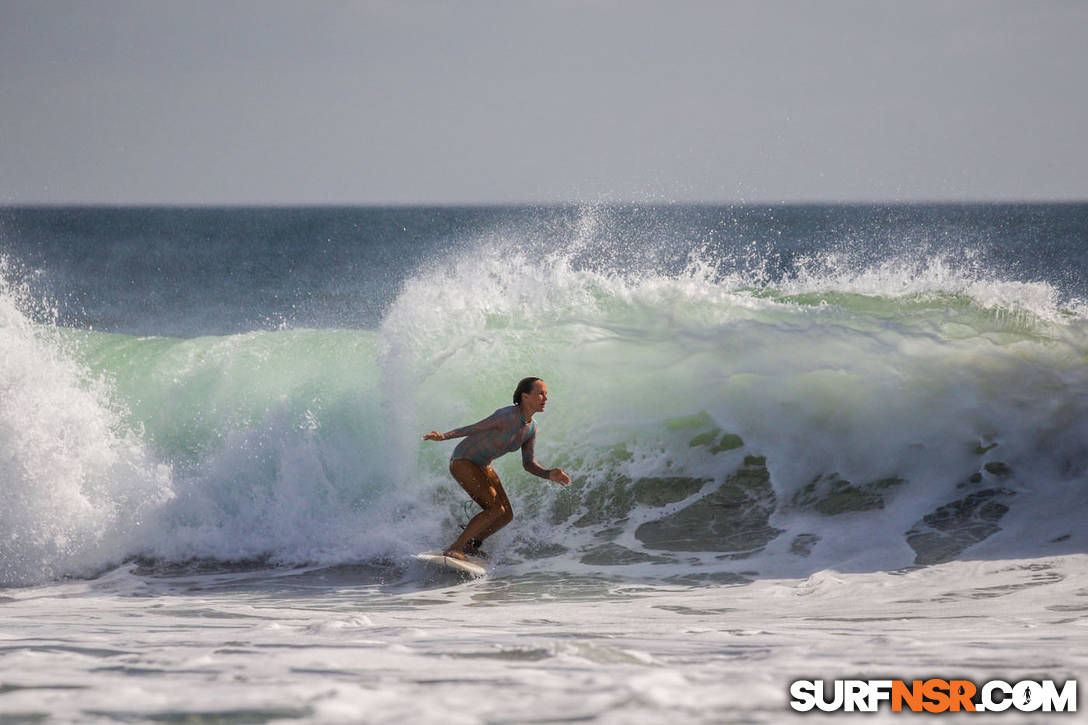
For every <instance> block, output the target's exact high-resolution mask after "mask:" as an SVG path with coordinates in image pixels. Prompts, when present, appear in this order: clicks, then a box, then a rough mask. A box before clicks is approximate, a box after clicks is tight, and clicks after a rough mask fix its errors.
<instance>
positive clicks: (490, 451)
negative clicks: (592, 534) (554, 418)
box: [423, 378, 570, 560]
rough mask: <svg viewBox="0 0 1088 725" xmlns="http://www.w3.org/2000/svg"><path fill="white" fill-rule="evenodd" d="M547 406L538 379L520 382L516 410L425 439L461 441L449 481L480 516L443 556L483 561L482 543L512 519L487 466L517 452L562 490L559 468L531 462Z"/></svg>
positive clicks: (525, 463)
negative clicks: (535, 418)
mask: <svg viewBox="0 0 1088 725" xmlns="http://www.w3.org/2000/svg"><path fill="white" fill-rule="evenodd" d="M547 402H548V386H547V385H545V384H544V381H543V380H541V379H540V378H523V379H522V380H521V381H520V382H519V383H518V386H517V388H515V389H514V404H513V405H511V406H508V407H506V408H499V409H498V410H496V411H495V412H494V413H492V414H491V415H490V416H488V417H487V418H484V419H483V420H481V421H480V422H478V423H473V424H472V425H467V426H465V427H463V428H455V429H453V430H451V431H449V432H448V433H439V432H438V431H431V432H430V433H428V434H426V435H425V436H423V439H424V440H428V441H444V440H447V439H449V438H462V437H463V438H464V440H463V441H461V442H460V443H458V444H457V447H456V448H454V449H453V455H452V456H451V457H450V475H452V476H453V478H454V480H456V481H457V483H459V484H461V488H463V489H465V492H466V493H468V495H469V496H471V497H472V500H473V501H475V502H476V503H477V504H478V505H479V506H480V508H482V509H483V511H481V512H480V513H478V514H476V515H475V516H473V517H472V520H470V521H469V522H468V524H467V525H466V526H465V530H464V531H462V532H461V535H460V536H458V537H457V540H456V541H454V542H453V543H452V544H450V546H449V548H447V549H446V550H445V552H443V553H444V554H445V555H446V556H452V557H454V558H455V559H461V560H465V559H466V555H468V554H475V555H478V556H480V555H483V552H481V551H480V545H481V544H482V543H483V540H484V539H486V538H487V537H489V536H491V535H492V534H493V533H495V532H496V531H498V530H499V529H501V528H502V527H503V526H506V525H507V524H508V523H510V521H511V520H512V519H513V518H514V513H513V510H512V509H511V508H510V499H508V498H507V497H506V491H504V490H503V487H502V481H500V480H499V477H498V475H496V473H495V469H493V468H492V467H491V461H493V460H495V459H496V458H498V457H499V456H502V455H505V454H507V453H509V452H510V451H513V450H515V449H517V448H521V465H522V466H524V467H525V470H526V471H528V472H529V473H531V474H533V475H534V476H539V477H540V478H546V479H548V480H549V481H555V482H556V483H558V484H560V485H562V486H566V485H567V484H568V483H570V476H568V475H567V474H566V473H564V472H563V469H561V468H544V467H543V466H541V465H540V464H539V463H537V462H536V459H535V458H534V456H533V447H534V443H535V441H536V423H535V422H533V415H535V414H536V413H539V412H540V411H542V410H544V406H545V405H546V404H547Z"/></svg>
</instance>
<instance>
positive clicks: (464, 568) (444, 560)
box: [416, 550, 487, 576]
mask: <svg viewBox="0 0 1088 725" xmlns="http://www.w3.org/2000/svg"><path fill="white" fill-rule="evenodd" d="M416 558H417V559H419V560H420V561H425V562H427V563H428V564H434V565H436V566H444V567H446V568H447V569H453V570H454V571H460V572H464V573H466V574H471V575H472V576H483V575H484V574H486V573H487V561H486V560H485V559H481V558H480V557H478V556H469V557H468V561H461V560H460V559H455V558H454V557H452V556H446V555H445V554H443V553H442V552H441V551H438V550H435V551H424V552H423V553H422V554H416Z"/></svg>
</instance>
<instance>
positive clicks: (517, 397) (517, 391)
mask: <svg viewBox="0 0 1088 725" xmlns="http://www.w3.org/2000/svg"><path fill="white" fill-rule="evenodd" d="M537 380H540V378H522V379H521V380H520V381H519V382H518V386H517V387H516V388H514V405H521V396H523V395H525V394H526V393H528V392H531V391H532V389H533V383H535V382H536V381H537Z"/></svg>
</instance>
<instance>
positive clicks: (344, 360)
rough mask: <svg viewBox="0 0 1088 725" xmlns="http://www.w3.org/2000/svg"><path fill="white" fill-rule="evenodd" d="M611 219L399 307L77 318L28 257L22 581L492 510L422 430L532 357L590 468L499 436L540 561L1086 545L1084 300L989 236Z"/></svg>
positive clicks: (305, 558)
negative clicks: (983, 245) (808, 238)
mask: <svg viewBox="0 0 1088 725" xmlns="http://www.w3.org/2000/svg"><path fill="white" fill-rule="evenodd" d="M591 221H592V220H590V222H591ZM590 222H587V224H589V225H590V226H592V225H591V223H590ZM593 236H594V235H593V234H592V229H588V230H586V234H585V235H584V236H583V237H582V238H581V240H579V239H575V240H574V242H573V243H571V244H569V245H566V246H564V247H562V248H561V249H547V248H546V247H541V246H540V245H535V244H525V243H523V242H524V240H520V239H517V238H513V239H511V238H509V237H504V236H499V237H497V238H489V239H485V240H483V241H478V242H476V243H474V244H472V245H468V246H463V247H459V248H457V249H456V253H455V254H453V255H451V256H450V257H448V258H446V259H444V260H439V261H437V262H434V261H432V263H431V264H429V265H428V266H427V267H425V268H421V269H419V270H417V271H416V272H415V273H414V274H412V275H410V276H409V277H408V278H407V279H406V280H405V281H404V282H403V284H402V285H401V288H400V291H399V294H398V295H397V296H396V298H395V300H394V301H393V302H392V304H390V305H389V306H388V308H387V310H386V312H385V315H384V317H383V320H382V323H381V326H380V328H379V329H378V330H376V331H368V330H337V329H321V330H315V329H285V330H277V331H265V332H252V333H246V334H240V335H228V336H221V337H202V338H192V339H177V338H165V337H136V336H131V335H120V334H109V333H100V332H94V331H88V330H73V329H68V328H62V327H57V326H55V325H54V324H53V323H52V322H51V321H49V320H48V319H44V320H43V319H41V316H40V315H39V316H37V317H35V315H34V314H32V313H31V312H29V311H28V310H27V303H26V300H25V299H24V298H21V297H20V294H19V291H18V289H17V288H15V287H13V285H12V284H11V283H5V287H4V288H3V289H2V290H0V296H2V300H3V306H2V307H0V314H2V315H3V319H2V323H3V324H2V327H0V334H2V335H3V336H4V340H3V342H4V345H3V347H4V350H5V351H6V353H5V357H4V361H3V366H4V369H3V370H2V371H0V373H2V378H0V380H3V381H4V385H5V391H4V392H5V395H4V396H3V398H4V402H3V403H2V404H0V406H2V407H0V414H2V420H0V450H2V451H3V454H4V456H5V457H7V458H9V459H10V460H12V461H13V464H12V465H11V466H9V467H6V468H5V474H4V475H5V477H6V480H5V481H4V483H5V490H7V491H9V492H11V493H10V496H11V499H12V501H13V502H14V505H13V506H10V507H9V508H8V509H7V511H5V512H4V514H3V517H4V518H3V524H4V526H5V529H6V530H7V531H10V532H12V535H11V536H10V537H9V538H7V539H5V540H4V542H2V543H0V561H2V562H3V571H2V574H0V580H2V581H4V582H6V583H8V584H11V583H32V582H36V581H42V580H47V579H50V578H55V577H57V576H61V575H86V574H88V573H91V572H93V571H96V570H98V569H100V568H102V567H105V566H108V565H110V564H111V563H116V562H117V561H119V560H121V559H123V558H126V557H131V556H137V555H138V556H144V557H149V558H151V559H153V560H155V561H159V562H166V563H169V562H184V561H190V560H192V559H211V560H216V561H236V560H240V559H262V560H265V561H270V562H272V563H280V564H298V563H314V562H320V563H329V564H331V563H340V562H347V561H359V560H374V559H382V558H384V559H390V558H393V559H397V558H403V557H404V556H405V555H407V554H408V553H411V552H414V551H417V550H422V549H423V548H433V546H434V545H436V544H440V543H444V542H445V541H446V540H447V539H452V538H453V536H454V535H455V534H456V532H457V527H458V526H459V525H460V524H461V523H463V521H464V520H465V519H466V518H467V516H468V515H469V511H468V510H467V508H466V506H465V501H466V500H467V499H466V497H465V496H464V495H463V493H462V492H460V490H459V489H457V488H456V486H455V485H454V484H453V483H452V481H450V480H449V477H448V473H447V472H446V471H445V461H446V459H447V458H448V455H449V452H450V449H451V445H450V444H442V443H423V442H421V441H420V435H421V433H422V432H424V431H427V430H431V429H434V428H439V429H448V428H452V427H454V426H456V425H461V424H464V423H468V422H472V421H474V420H477V419H479V418H482V417H483V416H485V415H487V414H488V413H490V412H491V411H492V410H493V409H494V408H495V407H498V406H500V405H502V404H503V403H504V401H505V400H506V399H508V396H509V390H507V388H510V389H512V388H513V385H514V383H515V382H516V381H517V380H518V379H519V378H521V377H523V376H525V375H529V374H532V375H538V376H540V377H543V378H544V379H545V380H547V381H548V384H549V389H550V391H551V394H552V403H551V405H550V406H549V410H548V411H547V413H545V414H542V415H541V417H540V429H541V433H540V441H539V443H538V446H537V454H538V458H539V459H540V460H541V462H542V463H544V464H545V465H549V466H556V465H559V466H562V467H563V468H565V469H566V470H567V471H568V472H569V473H571V474H572V476H573V477H574V479H575V480H574V483H573V484H572V485H571V486H570V487H569V488H566V489H560V488H558V487H556V486H554V485H553V484H548V483H546V482H543V481H540V480H538V479H535V478H532V477H530V476H528V475H527V474H524V473H522V472H521V471H520V468H519V466H518V465H517V461H514V460H512V459H513V458H514V457H510V456H508V457H507V458H505V459H501V460H500V461H499V462H498V463H497V465H496V469H497V470H498V472H499V474H500V476H501V477H502V478H503V480H504V481H505V482H506V485H507V488H508V489H509V490H510V493H511V498H512V500H513V502H514V508H515V514H516V517H515V521H514V522H513V523H512V524H511V525H510V526H509V527H508V528H507V529H505V530H504V531H503V532H502V533H500V534H499V535H497V537H496V540H495V542H494V544H493V546H495V547H498V549H497V553H498V554H499V557H500V559H501V560H503V561H506V562H507V563H508V564H509V565H510V566H513V567H522V568H528V569H557V570H562V571H572V572H583V573H584V572H595V573H600V572H613V573H616V574H617V575H632V576H635V575H637V576H652V577H657V578H665V579H674V580H678V581H688V580H699V579H710V580H717V581H733V580H736V579H738V578H742V577H745V576H751V575H753V573H758V574H760V575H771V574H775V575H799V574H804V573H807V572H811V571H814V570H816V569H819V568H826V567H835V568H838V569H841V570H865V569H881V570H888V569H895V568H900V567H904V566H911V565H924V564H930V563H935V562H940V561H946V560H949V559H952V558H964V557H1003V556H1024V555H1032V554H1045V553H1067V552H1069V551H1084V550H1085V548H1084V547H1085V545H1086V544H1088V535H1086V534H1085V533H1083V527H1082V526H1080V521H1081V519H1082V518H1083V513H1084V511H1085V510H1086V505H1088V493H1086V487H1085V470H1086V466H1088V450H1086V448H1085V446H1084V443H1083V441H1084V440H1085V439H1086V437H1085V433H1088V431H1086V429H1085V426H1086V425H1088V424H1086V423H1085V421H1088V415H1086V413H1088V410H1086V407H1088V402H1086V401H1088V395H1086V394H1085V393H1086V392H1088V374H1086V372H1085V369H1086V368H1085V364H1084V363H1085V357H1086V352H1088V345H1086V333H1088V316H1086V315H1085V313H1084V309H1083V307H1082V305H1081V303H1080V302H1079V301H1078V300H1075V299H1068V298H1065V297H1063V296H1062V294H1061V293H1060V291H1059V290H1058V289H1056V288H1054V287H1052V286H1050V285H1048V284H1047V283H1044V282H1020V281H1017V280H1009V279H1002V278H1001V277H1000V276H999V275H997V274H991V273H989V272H988V271H987V269H986V267H985V265H984V264H983V263H981V262H979V261H978V260H977V259H976V260H974V261H972V257H971V255H969V254H960V255H958V256H957V257H955V258H951V257H949V256H947V255H943V256H942V255H928V256H927V255H918V254H914V255H905V256H900V257H898V258H893V259H885V260H878V261H876V262H872V263H870V264H867V265H858V264H857V260H856V259H853V258H850V257H849V255H847V256H845V257H844V256H842V255H841V254H831V253H828V254H824V255H817V256H813V257H809V258H799V259H797V260H794V262H793V264H792V267H791V268H790V272H789V274H786V275H781V274H779V275H775V276H774V278H773V279H772V278H770V277H769V276H768V275H767V274H766V273H765V269H766V265H765V264H762V263H761V262H760V259H759V258H758V256H756V257H754V258H753V257H751V256H749V257H747V258H741V257H740V256H738V255H733V256H718V257H715V256H713V255H710V254H709V253H705V250H704V251H703V252H699V251H696V252H693V253H692V254H691V255H689V257H688V258H687V259H686V260H685V262H684V264H683V265H682V266H680V267H679V268H674V269H663V268H662V267H660V266H655V265H653V264H642V265H631V263H630V259H629V258H625V259H624V262H623V263H622V264H620V263H617V261H616V259H615V258H614V257H613V258H606V256H607V255H604V256H602V255H600V254H597V252H598V251H599V250H596V249H595V248H594V245H593V243H592V242H591V241H586V240H591V239H592V238H593ZM5 276H6V277H10V276H11V274H10V272H8V273H6V274H5ZM32 319H37V321H36V322H35V321H32ZM8 350H10V351H11V352H10V353H7V351H8Z"/></svg>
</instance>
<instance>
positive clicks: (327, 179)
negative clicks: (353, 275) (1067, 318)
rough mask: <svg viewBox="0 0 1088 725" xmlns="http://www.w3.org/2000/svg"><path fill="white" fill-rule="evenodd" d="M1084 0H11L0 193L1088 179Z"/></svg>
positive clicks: (1071, 194)
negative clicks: (89, 0)
mask: <svg viewBox="0 0 1088 725" xmlns="http://www.w3.org/2000/svg"><path fill="white" fill-rule="evenodd" d="M1086 75H1088V3H1085V2H1082V1H1081V0H1063V1H1058V0H1037V1H1028V0H1023V1H1020V2H1009V1H1004V0H985V1H979V0H956V1H955V2H953V1H950V0H948V1H944V2H934V1H931V0H902V1H900V2H887V1H882V0H820V1H818V2H817V1H803V0H791V1H789V2H787V1H784V0H758V1H752V2H748V1H739V0H738V1H728V0H722V1H719V2H685V1H683V0H680V1H677V0H670V1H669V2H664V1H662V2H646V1H643V0H582V1H581V2H570V1H560V0H550V1H545V0H539V1H536V2H529V1H524V2H518V1H517V0H504V1H487V2H484V1H468V2H457V1H456V0H441V1H435V2H431V1H425V0H419V1H414V0H388V1H383V0H373V1H370V2H363V1H361V0H359V1H355V0H305V1H303V0H297V1H292V2H287V1H285V0H183V1H182V0H177V1H171V2H167V1H165V0H162V1H160V0H95V1H94V2H36V1H35V0H0V204H504V203H552V202H597V203H599V202H609V201H616V202H658V203H668V202H710V203H714V202H725V203H736V202H748V203H765V202H772V203H779V202H786V203H794V202H850V201H863V202H864V201H891V202H912V201H1013V200H1022V201H1042V200H1088V139H1086V135H1085V133H1086V132H1085V129H1088V93H1085V92H1084V88H1085V77H1086Z"/></svg>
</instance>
